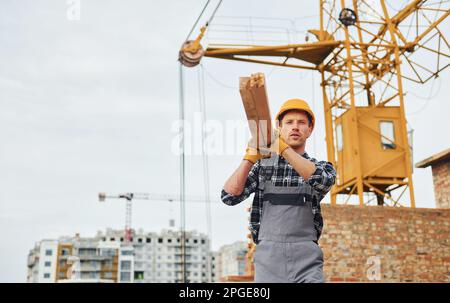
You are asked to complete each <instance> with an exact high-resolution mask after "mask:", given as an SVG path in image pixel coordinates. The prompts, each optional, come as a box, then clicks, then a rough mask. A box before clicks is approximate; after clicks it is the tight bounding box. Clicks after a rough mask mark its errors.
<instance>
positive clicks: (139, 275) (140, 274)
mask: <svg viewBox="0 0 450 303" xmlns="http://www.w3.org/2000/svg"><path fill="white" fill-rule="evenodd" d="M134 279H135V280H144V272H143V271H135V272H134Z"/></svg>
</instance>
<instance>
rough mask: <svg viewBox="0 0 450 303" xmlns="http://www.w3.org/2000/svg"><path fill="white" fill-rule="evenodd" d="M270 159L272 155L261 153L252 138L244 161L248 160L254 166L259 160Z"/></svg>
mask: <svg viewBox="0 0 450 303" xmlns="http://www.w3.org/2000/svg"><path fill="white" fill-rule="evenodd" d="M268 157H270V153H268V152H265V153H264V152H260V149H259V148H258V146H257V144H256V139H254V138H252V139H250V141H249V142H248V144H247V148H246V150H245V156H244V160H248V161H250V162H252V163H253V164H255V163H256V161H258V160H259V159H262V158H268Z"/></svg>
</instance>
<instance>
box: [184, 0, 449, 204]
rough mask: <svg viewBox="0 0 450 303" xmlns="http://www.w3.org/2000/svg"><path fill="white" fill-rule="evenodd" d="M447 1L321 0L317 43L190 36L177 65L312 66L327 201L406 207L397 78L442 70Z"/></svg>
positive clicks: (406, 167) (423, 77) (407, 179)
mask: <svg viewBox="0 0 450 303" xmlns="http://www.w3.org/2000/svg"><path fill="white" fill-rule="evenodd" d="M392 2H393V3H394V1H392ZM396 5H398V3H396ZM449 7H450V3H449V2H448V1H443V0H441V1H438V0H434V1H433V0H428V1H427V0H413V1H407V3H405V5H403V6H402V7H400V8H395V7H392V5H391V4H390V3H388V2H387V1H385V0H374V1H369V0H351V1H345V0H328V1H325V0H321V1H320V26H319V29H315V30H309V33H311V34H312V35H314V36H315V37H316V41H313V42H308V43H301V44H287V45H276V46H272V45H251V46H249V45H236V44H233V45H231V44H227V45H208V47H207V48H206V50H203V48H201V46H200V39H197V40H195V41H190V42H189V43H187V42H186V43H185V45H189V48H182V49H181V51H180V61H181V62H182V63H183V62H184V61H185V60H184V58H189V64H186V65H187V66H190V67H192V66H195V65H197V64H198V63H199V62H200V60H201V58H202V57H204V56H206V57H212V58H220V59H228V60H236V61H244V62H252V63H261V64H271V65H278V66H285V67H292V68H300V69H309V70H317V71H319V72H320V73H321V87H322V93H323V104H324V114H325V126H326V127H325V129H326V142H327V155H328V161H330V162H332V163H333V165H334V166H335V168H336V170H337V173H338V178H337V182H336V185H335V186H334V187H333V189H332V191H331V203H332V204H336V203H338V199H337V197H338V195H340V196H342V197H343V199H340V200H341V202H339V203H344V204H345V203H347V202H348V201H349V199H350V198H351V197H352V196H356V197H357V199H358V201H359V204H360V205H369V204H371V203H372V201H376V204H378V205H390V206H410V207H415V199H414V189H413V183H412V163H411V150H410V144H409V138H408V131H407V121H406V116H405V91H404V88H403V80H404V79H406V80H409V81H413V82H416V83H418V84H423V83H425V82H427V81H429V80H430V79H433V78H435V77H437V76H438V74H439V73H440V72H441V71H442V70H444V69H445V68H446V67H448V66H449V58H450V46H449V44H448V41H447V39H446V37H445V32H444V31H443V29H444V28H445V25H446V24H447V23H448V19H447V17H448V15H449V14H450V9H449ZM447 28H448V24H447ZM204 30H205V29H204V28H203V29H202V33H201V35H200V36H199V37H200V38H201V37H202V36H203V33H204ZM431 61H432V62H431ZM405 192H408V193H409V195H404V193H405Z"/></svg>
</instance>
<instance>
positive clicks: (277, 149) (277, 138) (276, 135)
mask: <svg viewBox="0 0 450 303" xmlns="http://www.w3.org/2000/svg"><path fill="white" fill-rule="evenodd" d="M272 138H273V140H272V142H271V143H270V146H269V147H268V148H264V147H262V148H259V150H258V151H259V152H260V153H261V154H263V155H266V154H270V153H271V152H272V153H277V154H278V155H281V154H282V153H283V152H284V151H285V149H286V148H288V147H289V145H288V144H287V143H286V141H284V139H283V138H282V137H281V133H280V131H279V130H277V129H275V130H274V132H273V137H272Z"/></svg>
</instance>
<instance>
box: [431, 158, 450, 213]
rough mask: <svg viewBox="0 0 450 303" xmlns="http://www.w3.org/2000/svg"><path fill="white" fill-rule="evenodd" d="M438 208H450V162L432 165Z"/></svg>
mask: <svg viewBox="0 0 450 303" xmlns="http://www.w3.org/2000/svg"><path fill="white" fill-rule="evenodd" d="M432 171H433V183H434V194H435V198H436V208H450V161H440V162H438V163H436V164H433V165H432Z"/></svg>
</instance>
